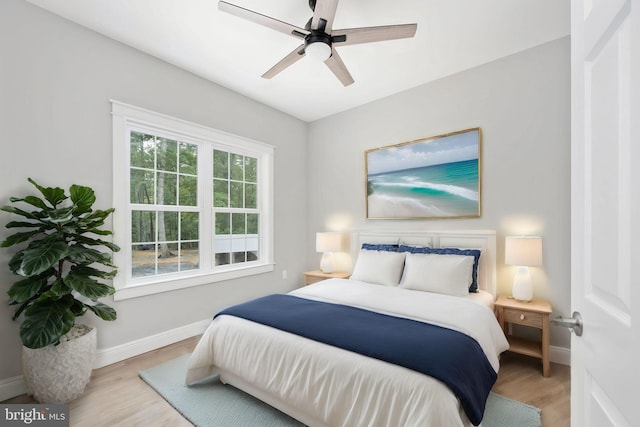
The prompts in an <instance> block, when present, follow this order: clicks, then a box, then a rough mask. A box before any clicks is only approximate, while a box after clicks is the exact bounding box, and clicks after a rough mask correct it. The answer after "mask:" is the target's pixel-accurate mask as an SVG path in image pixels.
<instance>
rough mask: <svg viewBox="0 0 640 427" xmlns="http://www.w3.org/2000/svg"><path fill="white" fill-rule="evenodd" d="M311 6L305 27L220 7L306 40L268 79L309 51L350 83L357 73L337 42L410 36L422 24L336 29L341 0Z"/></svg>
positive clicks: (320, 0) (316, 1) (313, 1)
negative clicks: (340, 53)
mask: <svg viewBox="0 0 640 427" xmlns="http://www.w3.org/2000/svg"><path fill="white" fill-rule="evenodd" d="M309 7H310V8H311V10H312V11H313V16H312V17H311V18H310V19H309V21H308V22H307V24H306V25H305V27H304V28H300V27H297V26H295V25H291V24H288V23H286V22H283V21H279V20H277V19H275V18H271V17H269V16H266V15H262V14H260V13H257V12H254V11H252V10H249V9H245V8H243V7H240V6H236V5H233V4H231V3H227V2H226V1H220V2H219V3H218V8H219V9H220V10H221V11H223V12H227V13H230V14H231V15H235V16H238V17H240V18H243V19H246V20H249V21H252V22H255V23H257V24H260V25H263V26H265V27H267V28H271V29H272V30H275V31H279V32H281V33H284V34H288V35H290V36H292V37H295V38H298V39H301V40H302V41H303V42H302V44H301V45H300V46H298V47H296V48H295V49H294V50H293V51H292V52H291V53H290V54H288V55H287V56H285V57H284V58H282V60H280V61H279V62H278V63H277V64H276V65H274V66H273V67H271V68H270V69H269V70H268V71H267V72H266V73H264V74H263V75H262V77H263V78H265V79H270V78H272V77H273V76H275V75H276V74H278V73H280V72H281V71H283V70H284V69H286V68H287V67H289V66H291V65H293V64H294V63H296V62H297V61H299V60H300V59H302V57H304V56H305V55H308V56H310V57H314V58H317V59H318V60H320V61H323V62H324V63H325V64H326V65H327V67H329V69H330V70H331V71H332V72H333V74H335V76H336V77H337V78H338V80H340V82H342V84H343V85H344V86H349V85H350V84H352V83H353V77H351V74H350V73H349V70H347V67H346V65H345V64H344V62H342V59H341V58H340V55H338V52H336V49H335V48H336V46H349V45H354V44H362V43H371V42H378V41H384V40H395V39H404V38H410V37H413V36H414V35H415V33H416V29H417V27H418V25H417V24H402V25H384V26H378V27H360V28H349V29H344V30H333V28H332V25H333V18H334V17H335V15H336V9H337V7H338V0H309Z"/></svg>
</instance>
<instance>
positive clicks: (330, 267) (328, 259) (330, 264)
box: [320, 252, 335, 273]
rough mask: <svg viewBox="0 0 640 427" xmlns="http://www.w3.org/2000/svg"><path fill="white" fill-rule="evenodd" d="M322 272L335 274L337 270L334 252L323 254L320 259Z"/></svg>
mask: <svg viewBox="0 0 640 427" xmlns="http://www.w3.org/2000/svg"><path fill="white" fill-rule="evenodd" d="M320 270H322V272H323V273H333V271H334V270H335V263H334V261H333V252H324V253H323V254H322V259H320Z"/></svg>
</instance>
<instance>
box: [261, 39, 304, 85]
mask: <svg viewBox="0 0 640 427" xmlns="http://www.w3.org/2000/svg"><path fill="white" fill-rule="evenodd" d="M303 57H304V44H301V45H300V46H298V47H297V48H295V49H294V50H293V51H292V52H291V53H290V54H288V55H287V56H285V57H284V58H282V59H281V60H280V61H279V62H278V63H277V64H276V65H274V66H273V67H271V68H270V69H269V70H268V71H267V72H266V73H264V74H263V75H262V78H263V79H270V78H271V77H273V76H275V75H276V74H278V73H279V72H281V71H283V70H284V69H286V68H287V67H289V66H291V65H293V64H295V63H296V62H298V61H299V60H301V59H302V58H303Z"/></svg>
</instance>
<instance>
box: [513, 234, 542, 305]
mask: <svg viewBox="0 0 640 427" xmlns="http://www.w3.org/2000/svg"><path fill="white" fill-rule="evenodd" d="M504 263H505V264H507V265H516V266H518V269H517V271H516V276H515V277H514V279H513V289H512V291H511V292H512V295H513V298H515V299H517V300H519V301H531V299H532V298H533V287H532V285H531V273H530V272H529V267H535V266H540V265H542V238H541V237H534V236H507V237H506V238H505V247H504Z"/></svg>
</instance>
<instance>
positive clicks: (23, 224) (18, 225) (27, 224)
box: [5, 221, 42, 228]
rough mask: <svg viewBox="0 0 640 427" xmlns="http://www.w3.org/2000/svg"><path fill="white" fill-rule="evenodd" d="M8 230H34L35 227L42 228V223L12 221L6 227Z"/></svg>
mask: <svg viewBox="0 0 640 427" xmlns="http://www.w3.org/2000/svg"><path fill="white" fill-rule="evenodd" d="M5 227H6V228H21V227H27V228H33V227H42V223H40V222H27V221H10V222H8V223H7V225H5Z"/></svg>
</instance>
